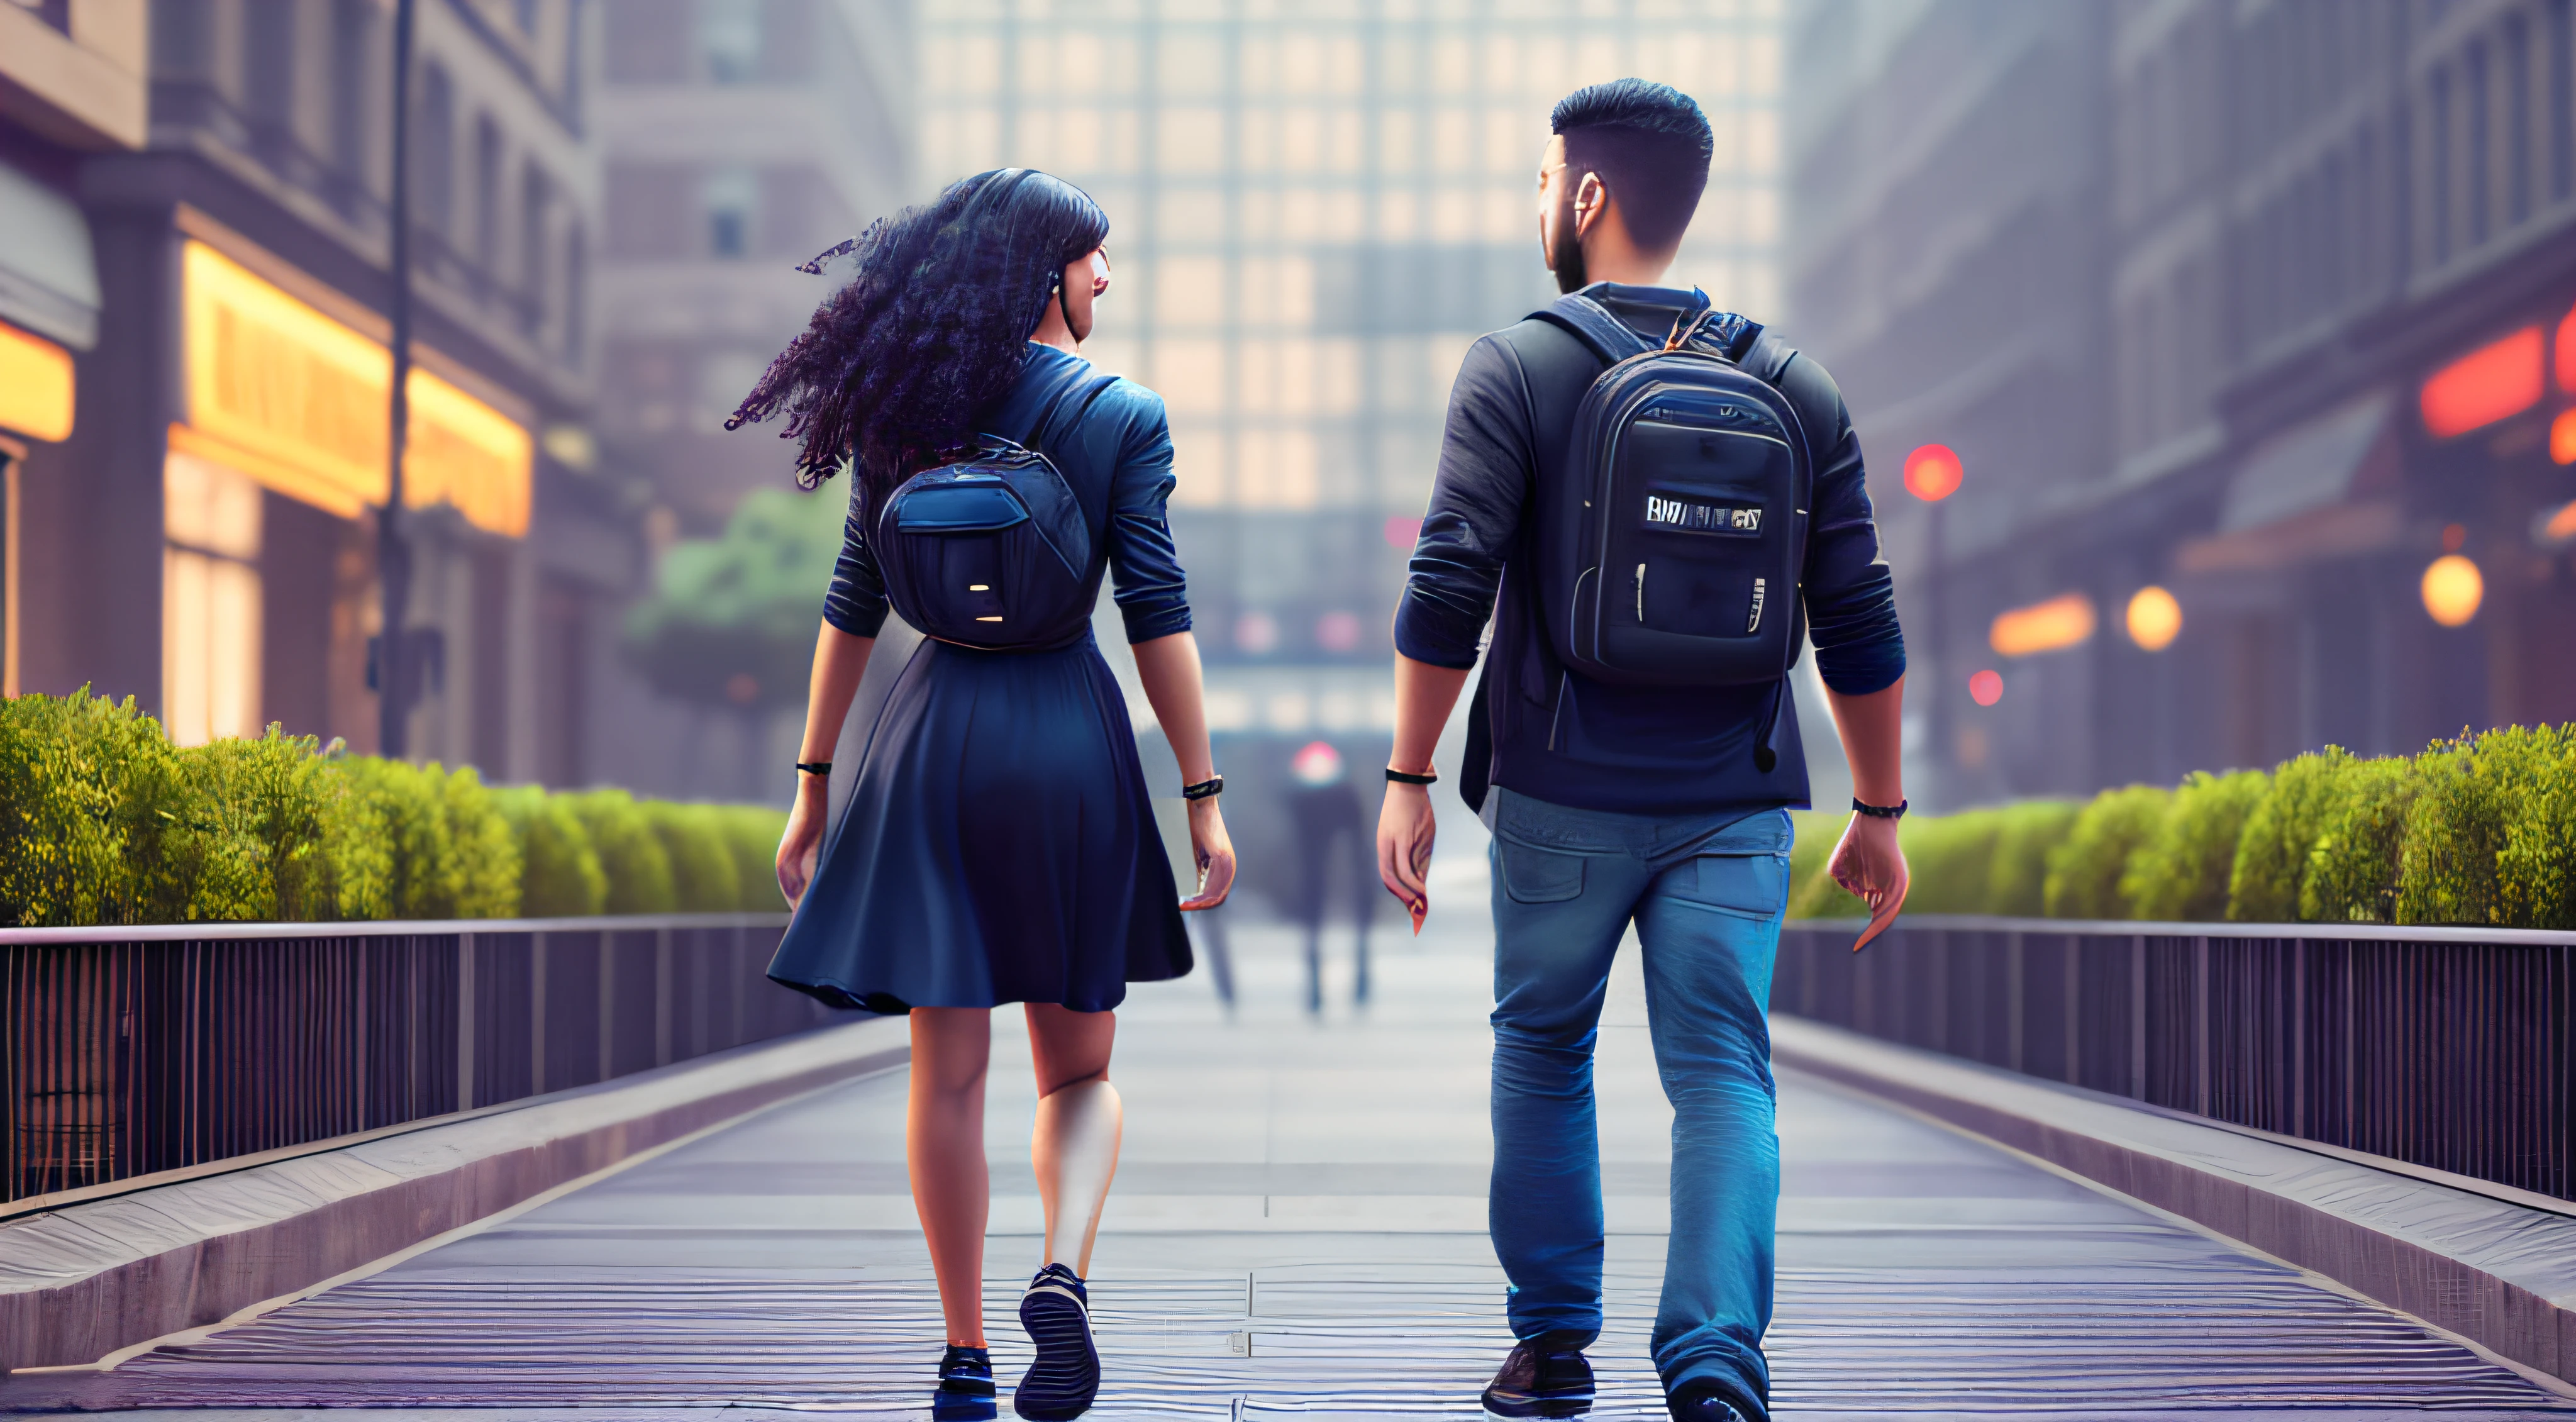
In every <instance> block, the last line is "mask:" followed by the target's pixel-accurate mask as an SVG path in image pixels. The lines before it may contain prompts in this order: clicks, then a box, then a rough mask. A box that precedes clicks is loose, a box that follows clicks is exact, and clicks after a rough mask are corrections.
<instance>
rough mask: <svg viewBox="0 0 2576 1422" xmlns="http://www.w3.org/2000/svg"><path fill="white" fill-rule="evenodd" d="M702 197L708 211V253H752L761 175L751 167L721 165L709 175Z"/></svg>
mask: <svg viewBox="0 0 2576 1422" xmlns="http://www.w3.org/2000/svg"><path fill="white" fill-rule="evenodd" d="M700 200H701V202H702V203H703V205H704V206H705V208H706V214H707V251H708V253H709V254H710V255H712V256H717V257H728V258H730V257H747V256H749V255H751V214H752V209H753V208H754V207H755V206H756V205H757V204H758V203H759V201H760V176H759V175H758V174H757V173H754V172H753V171H752V170H751V169H749V168H718V169H717V170H715V171H714V172H712V173H709V174H708V175H707V180H706V186H705V188H704V190H703V193H702V196H701V199H700Z"/></svg>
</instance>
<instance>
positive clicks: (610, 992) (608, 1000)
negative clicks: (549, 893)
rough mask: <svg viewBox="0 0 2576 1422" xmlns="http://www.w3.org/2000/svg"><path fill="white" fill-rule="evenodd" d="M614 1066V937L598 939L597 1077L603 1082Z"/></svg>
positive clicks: (606, 932)
mask: <svg viewBox="0 0 2576 1422" xmlns="http://www.w3.org/2000/svg"><path fill="white" fill-rule="evenodd" d="M616 1065H617V934H616V931H615V930H613V929H602V930H601V931H600V935H599V1076H598V1079H599V1080H601V1081H606V1080H608V1078H609V1077H610V1076H612V1075H614V1074H615V1073H614V1072H613V1071H612V1070H611V1068H613V1067H615V1066H616Z"/></svg>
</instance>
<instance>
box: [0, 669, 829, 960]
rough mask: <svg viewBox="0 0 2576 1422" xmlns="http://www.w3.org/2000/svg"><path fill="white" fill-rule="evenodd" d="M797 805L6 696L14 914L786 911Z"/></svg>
mask: <svg viewBox="0 0 2576 1422" xmlns="http://www.w3.org/2000/svg"><path fill="white" fill-rule="evenodd" d="M785 823H786V815H785V814H784V812H782V811H776V810H770V809H765V808H759V807H754V806H745V805H683V804H673V803H670V802H666V801H658V800H637V799H635V798H633V797H632V796H630V795H628V794H627V793H626V792H625V791H623V790H592V791H584V792H580V793H577V794H549V793H547V792H546V791H544V790H540V789H537V788H535V787H532V786H515V787H507V788H500V789H495V788H492V787H488V786H486V785H484V784H483V781H482V777H481V776H480V775H478V774H477V773H476V772H475V771H474V770H473V768H472V767H470V766H469V767H460V768H458V769H455V770H449V769H446V768H445V767H443V766H439V765H435V764H432V765H412V764H408V763H405V762H402V761H392V760H380V759H377V758H375V757H372V756H352V755H348V754H346V753H345V752H344V751H343V750H342V748H341V747H340V744H339V743H338V742H336V741H335V742H333V743H332V744H331V745H329V746H327V747H325V746H321V745H318V744H316V742H315V740H314V738H313V737H311V736H289V735H286V734H284V733H283V732H282V731H281V730H280V729H279V728H277V727H275V726H271V727H270V728H269V729H268V733H267V734H266V735H264V736H262V737H260V738H258V739H256V740H222V741H215V742H213V743H211V744H208V745H203V746H195V747H189V748H186V749H181V748H178V747H174V746H172V745H171V744H170V742H169V740H168V739H167V738H166V737H165V736H163V735H162V733H161V727H160V725H159V724H158V723H157V722H156V721H154V720H153V719H152V718H151V717H149V716H146V715H143V714H142V713H141V712H139V711H137V710H136V709H135V705H134V702H133V701H132V700H131V699H130V698H129V699H128V700H126V701H123V702H111V701H108V700H105V699H103V698H99V697H94V696H91V695H89V694H88V693H87V692H86V691H83V692H80V693H78V694H75V695H72V696H68V697H50V696H22V697H17V698H15V699H12V700H7V701H0V923H5V924H17V925H43V924H55V925H80V924H125V923H208V922H292V921H306V922H315V921H331V920H348V919H395V918H399V919H414V918H417V919H448V918H515V917H531V918H555V917H568V916H580V915H587V914H598V913H667V912H674V911H680V912H691V913H711V912H724V911H731V910H738V909H751V910H777V909H781V908H784V907H785V906H786V905H785V901H784V900H783V899H782V898H780V896H779V893H778V883H777V878H776V876H775V874H774V873H773V872H772V870H771V867H770V865H771V858H772V855H773V854H774V853H775V850H776V846H777V843H778V836H779V833H780V831H781V830H782V829H783V828H784V826H785Z"/></svg>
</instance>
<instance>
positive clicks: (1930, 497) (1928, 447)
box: [1905, 444, 1960, 504]
mask: <svg viewBox="0 0 2576 1422" xmlns="http://www.w3.org/2000/svg"><path fill="white" fill-rule="evenodd" d="M1959 476H1960V465H1959V456H1958V453H1957V452H1956V451H1954V450H1952V449H1951V448H1950V446H1948V445H1946V444H1923V445H1916V446H1915V447H1914V452H1913V453H1912V454H1909V455H1907V456H1905V492H1907V493H1909V494H1912V495H1913V496H1914V497H1916V498H1918V499H1921V500H1922V501H1923V502H1925V503H1927V504H1937V503H1939V502H1941V501H1942V500H1943V499H1946V498H1948V497H1950V496H1951V495H1952V494H1954V493H1957V492H1958V490H1959Z"/></svg>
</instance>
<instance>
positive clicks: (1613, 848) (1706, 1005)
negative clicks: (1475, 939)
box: [1486, 787, 1790, 1406]
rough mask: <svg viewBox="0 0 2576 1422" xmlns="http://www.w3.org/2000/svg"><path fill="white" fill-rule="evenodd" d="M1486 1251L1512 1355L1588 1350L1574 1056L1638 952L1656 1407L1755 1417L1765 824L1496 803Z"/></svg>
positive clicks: (1768, 1138)
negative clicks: (1664, 1237) (1656, 1201)
mask: <svg viewBox="0 0 2576 1422" xmlns="http://www.w3.org/2000/svg"><path fill="white" fill-rule="evenodd" d="M1493 796H1494V800H1495V803H1494V804H1490V805H1488V806H1487V807H1486V809H1487V813H1488V815H1489V817H1490V823H1491V824H1492V826H1493V830H1494V842H1493V849H1492V855H1493V866H1494V1004H1495V1005H1494V1018H1493V1021H1494V1092H1493V1111H1494V1179H1493V1194H1492V1197H1491V1214H1490V1222H1491V1227H1492V1230H1493V1236H1494V1251H1495V1252H1496V1253H1497V1254H1499V1255H1501V1256H1502V1262H1503V1270H1504V1272H1505V1273H1506V1274H1507V1275H1509V1276H1510V1279H1511V1325H1512V1333H1513V1335H1514V1336H1515V1337H1518V1338H1523V1339H1528V1338H1534V1337H1536V1336H1538V1335H1539V1334H1541V1333H1563V1334H1572V1335H1576V1336H1578V1337H1580V1338H1582V1339H1583V1340H1584V1341H1585V1342H1586V1343H1588V1342H1589V1341H1590V1340H1591V1339H1593V1338H1594V1337H1597V1336H1598V1335H1599V1333H1600V1331H1601V1251H1602V1234H1603V1227H1602V1220H1601V1149H1600V1140H1599V1135H1598V1131H1597V1128H1596V1122H1595V1118H1594V1112H1593V1099H1592V1047H1593V1042H1594V1041H1595V1039H1596V1038H1597V1037H1598V1035H1599V1025H1600V1021H1601V1002H1602V998H1603V996H1604V994H1605V992H1606V990H1607V988H1608V984H1609V977H1610V960H1611V957H1612V955H1613V954H1614V953H1616V952H1617V950H1618V946H1619V940H1620V938H1621V936H1622V935H1623V934H1624V933H1625V931H1626V929H1627V927H1628V923H1629V921H1630V920H1631V919H1634V920H1635V921H1636V925H1637V936H1638V939H1639V941H1640V942H1642V943H1643V944H1644V950H1645V963H1644V967H1645V974H1646V1014H1647V1020H1648V1024H1649V1027H1650V1029H1651V1033H1652V1037H1653V1041H1654V1047H1655V1066H1656V1071H1657V1073H1658V1074H1659V1075H1660V1076H1661V1077H1662V1078H1663V1086H1664V1096H1665V1098H1666V1099H1667V1100H1669V1101H1671V1102H1672V1106H1673V1146H1672V1236H1671V1240H1670V1243H1669V1245H1668V1247H1667V1253H1666V1255H1665V1261H1664V1292H1663V1300H1662V1303H1661V1304H1660V1305H1659V1306H1658V1308H1657V1309H1656V1312H1655V1332H1654V1344H1653V1347H1654V1357H1655V1370H1656V1371H1657V1372H1658V1373H1659V1374H1661V1375H1662V1377H1663V1382H1664V1386H1665V1388H1666V1389H1667V1390H1672V1389H1677V1388H1679V1387H1681V1386H1682V1385H1684V1384H1686V1383H1702V1384H1714V1385H1716V1386H1717V1387H1718V1388H1720V1389H1721V1390H1722V1391H1724V1392H1725V1393H1727V1394H1728V1395H1730V1396H1731V1397H1740V1398H1745V1399H1749V1400H1750V1401H1752V1402H1754V1403H1755V1404H1757V1405H1761V1406H1767V1405H1768V1401H1767V1400H1768V1398H1769V1395H1770V1374H1769V1370H1768V1369H1767V1368H1766V1367H1765V1365H1764V1363H1763V1359H1762V1334H1763V1330H1764V1329H1766V1328H1767V1327H1769V1325H1770V1322H1771V1258H1772V1244H1771V1236H1772V1227H1773V1225H1774V1223H1775V1221H1776V1217H1777V1213H1778V1206H1779V1197H1780V1138H1779V1136H1778V1135H1777V1134H1776V1133H1775V1130H1774V1125H1773V1108H1774V1091H1773V1087H1772V1081H1771V1033H1770V1028H1769V1025H1768V1022H1767V1020H1766V1018H1765V1015H1764V1014H1765V1008H1766V1005H1767V1004H1768V1002H1769V1001H1770V996H1771V964H1772V958H1773V955H1774V953H1775V952H1776V951H1777V950H1778V948H1779V943H1780V914H1781V910H1782V909H1784V908H1785V907H1786V906H1787V903H1788V893H1789V840H1790V827H1789V817H1788V816H1787V815H1786V814H1784V813H1782V812H1781V811H1778V810H1764V811H1757V812H1755V813H1753V814H1750V815H1744V814H1740V813H1739V814H1720V815H1703V816H1696V817H1684V818H1676V819H1661V818H1656V817H1652V816H1644V815H1622V814H1610V813H1606V812H1602V811H1596V810H1575V809H1567V808H1565V807H1563V806H1559V805H1551V804H1548V803H1546V802H1544V801H1540V800H1533V799H1531V798H1529V797H1528V796H1526V795H1516V794H1514V793H1512V792H1511V791H1509V790H1505V789H1502V788H1500V787H1496V788H1495V790H1494V791H1493Z"/></svg>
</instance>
